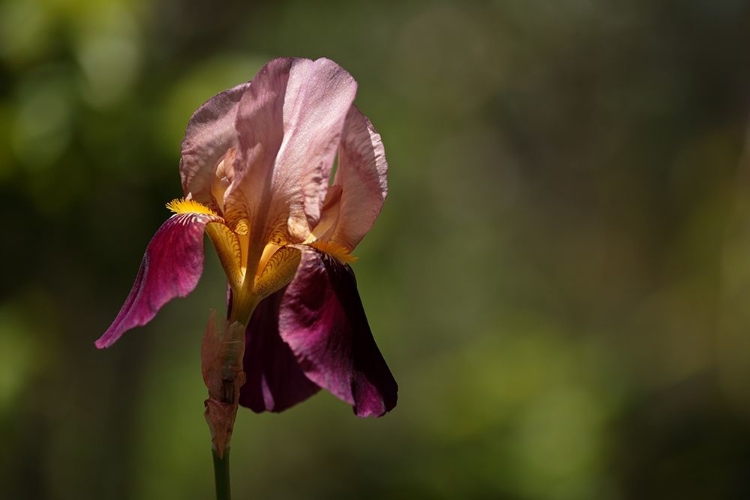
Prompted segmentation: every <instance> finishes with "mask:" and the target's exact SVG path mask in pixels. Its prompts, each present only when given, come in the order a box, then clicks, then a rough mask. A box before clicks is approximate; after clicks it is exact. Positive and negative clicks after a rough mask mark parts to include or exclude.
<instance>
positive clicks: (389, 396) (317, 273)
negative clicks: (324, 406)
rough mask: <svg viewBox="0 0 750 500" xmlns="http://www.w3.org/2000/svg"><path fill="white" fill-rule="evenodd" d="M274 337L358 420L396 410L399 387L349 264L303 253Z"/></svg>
mask: <svg viewBox="0 0 750 500" xmlns="http://www.w3.org/2000/svg"><path fill="white" fill-rule="evenodd" d="M279 332H280V333H281V338H282V339H284V341H286V343H287V344H289V346H290V347H291V348H292V351H294V353H295V355H296V356H297V360H298V361H299V364H300V366H301V367H302V370H304V372H305V375H307V377H308V378H309V379H310V380H312V381H313V382H315V383H316V384H318V385H319V386H321V387H323V388H325V389H327V390H328V391H330V392H331V393H332V394H333V395H334V396H336V397H338V398H340V399H342V400H344V401H346V402H347V403H349V404H351V405H353V406H354V412H355V413H356V414H357V415H358V416H360V417H367V416H381V415H383V414H385V413H386V412H388V411H390V410H391V409H393V407H394V406H396V399H397V393H398V386H397V384H396V381H395V380H394V379H393V375H391V371H390V370H389V369H388V365H387V364H386V362H385V360H384V359H383V356H382V354H380V351H379V350H378V347H377V345H376V344H375V340H374V339H373V337H372V332H371V331H370V326H369V325H368V323H367V318H366V317H365V311H364V308H363V307H362V301H361V300H360V298H359V293H358V292H357V283H356V280H355V278H354V273H353V272H352V270H351V268H350V267H349V266H348V265H346V264H342V263H340V262H339V261H338V260H336V259H335V258H333V257H331V256H330V255H327V254H325V253H322V252H318V251H316V250H312V249H311V250H308V251H305V252H304V253H303V257H302V262H300V266H299V269H298V271H297V276H296V277H295V278H294V280H293V281H292V282H291V283H290V284H289V286H288V287H287V289H286V292H285V293H284V296H283V298H282V301H281V306H280V312H279Z"/></svg>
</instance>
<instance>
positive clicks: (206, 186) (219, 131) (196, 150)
mask: <svg viewBox="0 0 750 500" xmlns="http://www.w3.org/2000/svg"><path fill="white" fill-rule="evenodd" d="M249 85H250V84H249V83H243V84H241V85H237V86H236V87H234V88H231V89H229V90H225V91H224V92H222V93H220V94H217V95H215V96H214V97H212V98H211V99H209V100H208V101H206V103H205V104H203V105H202V106H201V107H200V108H198V110H197V111H196V112H195V113H193V116H192V117H191V118H190V121H189V122H188V126H187V130H186V131H185V138H184V139H183V140H182V156H181V159H180V177H181V179H182V189H183V191H184V192H185V196H188V194H192V197H193V199H195V200H196V201H198V202H200V203H203V204H204V205H207V206H212V205H213V201H212V199H211V183H212V182H213V181H214V172H215V169H216V166H217V163H218V162H219V160H220V159H221V157H222V156H224V154H225V153H226V152H227V150H229V149H230V148H233V147H236V146H237V132H236V131H235V128H234V123H235V119H236V116H237V106H238V105H239V102H240V98H241V97H242V95H243V94H244V93H245V90H246V89H247V87H248V86H249ZM218 201H221V200H218Z"/></svg>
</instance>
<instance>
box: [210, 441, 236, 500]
mask: <svg viewBox="0 0 750 500" xmlns="http://www.w3.org/2000/svg"><path fill="white" fill-rule="evenodd" d="M212 451H213V455H214V479H215V481H216V500H231V498H232V492H231V490H230V487H229V449H226V450H224V457H223V458H221V457H219V453H218V452H217V451H216V448H213V450H212Z"/></svg>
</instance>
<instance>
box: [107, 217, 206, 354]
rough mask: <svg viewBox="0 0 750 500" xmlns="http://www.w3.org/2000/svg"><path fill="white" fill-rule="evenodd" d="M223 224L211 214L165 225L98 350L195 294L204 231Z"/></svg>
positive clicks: (183, 218)
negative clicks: (174, 302) (175, 300)
mask: <svg viewBox="0 0 750 500" xmlns="http://www.w3.org/2000/svg"><path fill="white" fill-rule="evenodd" d="M220 220H221V218H219V217H217V216H216V215H212V214H209V213H179V214H175V215H173V216H172V217H170V218H169V219H167V221H166V222H165V223H164V224H162V226H161V227H160V228H159V230H158V231H157V232H156V234H155V235H154V237H153V238H152V239H151V242H150V243H149V244H148V247H147V248H146V253H145V255H144V256H143V261H142V262H141V267H140V269H139V270H138V275H137V276H136V279H135V283H134V284H133V288H132V290H131V291H130V294H129V295H128V297H127V299H126V300H125V304H124V305H123V306H122V309H120V312H119V314H118V315H117V317H116V318H115V320H114V322H113V323H112V325H111V326H110V327H109V328H108V329H107V331H106V332H105V333H104V335H102V336H101V338H100V339H99V340H97V341H96V347H98V348H99V349H104V348H106V347H109V346H111V345H112V344H114V343H115V342H116V341H117V339H119V338H120V336H121V335H122V334H123V333H125V332H126V331H128V330H130V329H131V328H134V327H136V326H142V325H145V324H146V323H148V322H149V321H151V319H152V318H153V317H154V316H156V313H157V312H158V311H159V309H161V307H162V306H163V305H164V304H166V303H167V302H169V301H170V300H172V299H173V298H175V297H184V296H186V295H187V294H189V293H190V292H192V291H193V289H194V288H195V286H196V285H197V284H198V280H199V279H200V276H201V273H202V272H203V230H204V228H205V227H206V224H208V223H210V222H212V221H220Z"/></svg>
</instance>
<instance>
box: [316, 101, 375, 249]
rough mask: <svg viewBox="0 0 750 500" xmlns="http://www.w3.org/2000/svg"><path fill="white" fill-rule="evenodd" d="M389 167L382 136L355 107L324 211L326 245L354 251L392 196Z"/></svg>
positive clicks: (320, 235) (320, 233) (318, 232)
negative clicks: (390, 195)
mask: <svg viewBox="0 0 750 500" xmlns="http://www.w3.org/2000/svg"><path fill="white" fill-rule="evenodd" d="M387 174H388V163H387V162H386V159H385V150H384V149H383V142H382V140H381V139H380V135H379V134H378V133H377V132H376V131H375V128H374V127H373V126H372V123H370V120H368V119H367V117H366V116H365V115H363V114H362V112H360V111H359V110H358V109H357V108H356V107H354V106H352V108H351V109H350V110H349V113H348V115H347V117H346V122H345V124H344V133H343V136H342V138H341V144H340V146H339V165H338V169H337V170H336V176H335V178H334V181H333V186H331V189H330V190H329V196H328V198H327V200H326V204H325V206H324V209H323V217H322V219H321V222H320V226H321V227H320V228H316V230H315V231H314V232H315V233H316V236H318V238H320V239H321V240H323V241H332V242H333V243H336V244H338V245H341V246H342V247H344V248H345V249H347V250H348V251H352V250H353V249H354V247H356V246H357V244H359V242H360V241H361V240H362V238H363V237H364V236H365V234H367V232H368V231H369V230H370V228H371V227H372V225H373V224H374V223H375V219H376V218H377V217H378V215H379V214H380V210H381V208H382V207H383V202H384V201H385V198H386V195H387V194H388V182H387Z"/></svg>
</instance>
